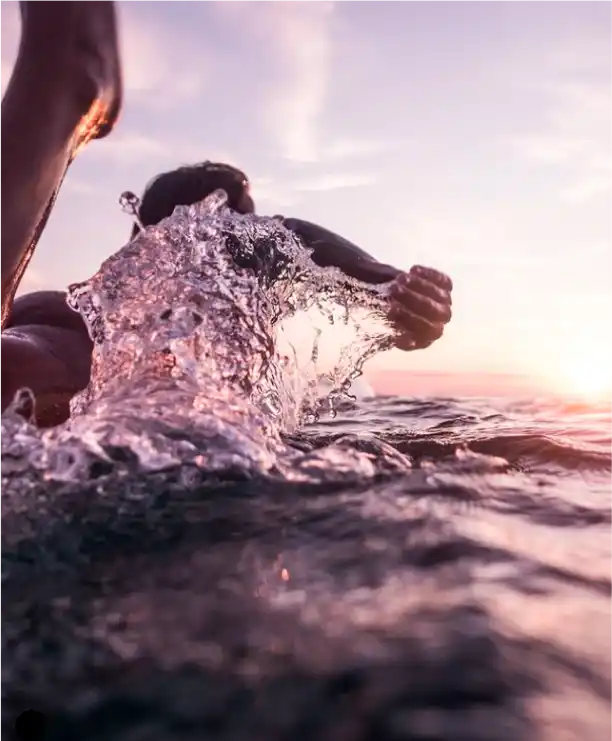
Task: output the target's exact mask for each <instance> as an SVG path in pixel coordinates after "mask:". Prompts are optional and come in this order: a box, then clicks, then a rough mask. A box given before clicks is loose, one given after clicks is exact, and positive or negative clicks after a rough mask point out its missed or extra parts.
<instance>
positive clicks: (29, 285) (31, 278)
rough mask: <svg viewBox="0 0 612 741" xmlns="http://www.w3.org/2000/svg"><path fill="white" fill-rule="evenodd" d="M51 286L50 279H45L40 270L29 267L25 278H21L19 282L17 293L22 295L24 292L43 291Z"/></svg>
mask: <svg viewBox="0 0 612 741" xmlns="http://www.w3.org/2000/svg"><path fill="white" fill-rule="evenodd" d="M49 287H50V283H49V281H48V280H45V279H44V277H43V275H42V274H41V273H40V272H39V271H38V270H35V269H34V268H31V267H29V268H28V269H27V270H26V272H25V274H24V276H23V278H22V279H21V283H20V284H19V288H18V290H17V295H18V296H21V295H22V294H24V293H33V292H34V291H42V290H46V289H49Z"/></svg>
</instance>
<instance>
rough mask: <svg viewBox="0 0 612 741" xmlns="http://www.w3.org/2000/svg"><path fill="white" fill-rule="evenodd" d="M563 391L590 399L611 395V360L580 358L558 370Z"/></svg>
mask: <svg viewBox="0 0 612 741" xmlns="http://www.w3.org/2000/svg"><path fill="white" fill-rule="evenodd" d="M559 380H560V381H561V382H562V384H563V390H564V391H568V392H570V393H573V394H579V395H580V396H583V397H586V398H590V399H601V398H604V397H606V396H610V395H612V360H611V359H610V358H605V357H597V358H595V357H591V358H587V357H581V358H577V359H576V360H574V361H572V362H571V363H568V365H567V366H565V367H564V368H562V369H560V378H559Z"/></svg>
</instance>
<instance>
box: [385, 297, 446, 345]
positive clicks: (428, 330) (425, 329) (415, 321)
mask: <svg viewBox="0 0 612 741" xmlns="http://www.w3.org/2000/svg"><path fill="white" fill-rule="evenodd" d="M387 316H388V318H389V321H391V323H392V324H393V325H394V326H395V328H396V329H397V330H398V331H399V332H400V333H407V334H410V335H412V337H413V339H414V341H415V343H416V345H417V346H418V347H423V346H426V345H427V344H431V343H432V342H435V341H436V340H437V339H439V338H440V337H441V336H442V334H443V332H444V323H443V322H436V321H428V320H427V319H425V318H424V317H422V316H419V315H418V314H414V313H413V312H411V311H409V310H408V309H405V308H403V307H399V306H393V307H392V308H391V309H390V310H389V313H388V315H387Z"/></svg>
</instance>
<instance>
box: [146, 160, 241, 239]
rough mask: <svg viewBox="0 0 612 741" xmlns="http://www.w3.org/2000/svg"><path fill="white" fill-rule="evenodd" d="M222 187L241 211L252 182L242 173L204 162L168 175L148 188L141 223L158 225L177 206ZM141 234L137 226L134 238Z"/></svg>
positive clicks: (215, 163)
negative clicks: (241, 203) (243, 199)
mask: <svg viewBox="0 0 612 741" xmlns="http://www.w3.org/2000/svg"><path fill="white" fill-rule="evenodd" d="M218 188H222V189H223V190H224V191H225V192H226V193H227V197H228V206H229V207H230V208H233V209H235V210H236V211H238V210H240V202H241V200H242V198H243V196H244V195H245V194H247V193H248V190H249V181H248V178H247V176H246V175H245V174H244V173H243V172H242V171H241V170H238V169H237V168H235V167H232V166H231V165H225V164H222V163H220V162H202V163H200V164H197V165H189V166H187V167H179V168H178V169H176V170H172V171H171V172H164V173H162V174H161V175H158V176H157V177H156V178H154V179H153V180H152V181H151V182H150V183H149V184H148V185H147V187H146V190H145V192H144V194H143V196H142V200H141V202H140V209H139V217H140V220H141V222H142V224H143V225H144V226H151V225H153V224H158V223H159V222H160V221H161V220H162V219H165V218H166V217H167V216H170V215H171V214H172V212H173V211H174V209H175V208H176V207H177V206H191V205H192V204H194V203H198V202H199V201H201V200H202V199H204V198H206V196H208V195H210V194H211V193H213V192H214V191H215V190H217V189H218ZM138 231H140V229H139V227H138V225H137V224H135V225H134V229H133V230H132V236H134V235H135V234H137V233H138Z"/></svg>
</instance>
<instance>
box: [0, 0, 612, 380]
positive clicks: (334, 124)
mask: <svg viewBox="0 0 612 741" xmlns="http://www.w3.org/2000/svg"><path fill="white" fill-rule="evenodd" d="M118 5H119V15H120V24H121V26H120V28H121V42H122V52H123V63H124V74H125V107H124V111H123V115H122V118H121V121H120V123H119V124H118V126H117V128H116V130H115V131H114V132H113V134H112V135H111V136H110V137H109V138H108V139H106V140H104V141H102V142H95V143H93V144H91V145H90V146H89V148H88V149H87V150H86V151H85V152H84V153H83V154H82V155H81V156H80V158H79V159H78V160H77V162H76V163H75V164H74V165H73V167H72V168H71V170H70V172H69V175H68V178H67V180H66V182H65V185H64V187H63V190H62V192H61V195H60V197H59V200H58V203H57V206H56V209H55V212H54V214H53V215H52V217H51V220H50V223H49V226H48V228H47V230H46V232H45V234H44V237H43V239H42V241H41V243H40V245H39V248H38V251H37V254H36V256H35V258H34V260H33V261H32V264H31V267H30V269H29V271H28V273H27V275H26V277H25V279H24V282H23V285H22V291H25V290H37V289H40V288H47V287H52V288H62V287H64V286H66V285H67V284H69V283H71V282H74V281H80V280H84V279H86V278H88V277H89V276H91V275H92V274H93V273H94V272H95V271H96V270H97V269H98V267H99V265H100V263H101V262H102V260H104V259H105V258H106V257H107V256H108V255H110V254H111V253H112V252H114V251H116V250H117V249H118V248H120V247H121V246H122V245H123V244H124V243H125V242H126V241H127V238H128V235H129V231H130V228H131V224H130V220H129V217H128V216H126V215H125V214H123V213H122V212H121V211H120V208H119V205H118V198H119V195H120V193H121V192H122V191H124V190H128V189H129V190H133V191H134V192H136V193H140V192H142V190H143V188H144V186H145V185H146V183H147V182H148V181H149V179H150V178H152V177H153V176H154V175H156V174H157V173H159V172H161V171H165V170H167V169H171V168H173V167H175V166H178V165H181V164H189V163H193V162H197V161H202V160H205V159H220V160H223V161H227V162H230V163H232V164H235V165H237V166H238V167H240V168H241V169H243V170H245V171H246V173H247V174H248V175H249V177H250V179H251V181H252V192H253V196H254V198H255V201H256V203H257V207H258V211H259V213H268V214H277V213H282V214H284V215H286V216H297V217H301V218H305V219H308V220H312V221H315V222H318V223H320V224H321V225H323V226H325V227H327V228H329V229H332V230H334V231H336V232H338V233H340V234H341V235H343V236H345V237H347V238H349V239H351V240H352V241H353V242H355V243H357V244H358V245H360V246H362V247H363V248H364V249H366V250H367V251H368V252H370V253H371V254H373V255H375V256H376V257H377V258H379V259H380V260H382V261H384V262H389V263H392V264H394V265H396V266H397V267H399V268H403V269H409V268H410V266H411V265H413V264H424V265H429V266H431V267H435V268H437V269H439V270H442V271H444V272H446V273H448V274H449V275H450V276H451V277H452V279H453V281H454V284H455V290H454V294H453V297H454V317H453V320H452V322H451V324H450V325H449V327H448V329H447V331H446V333H445V335H444V337H443V338H442V340H440V341H439V342H438V343H436V344H435V345H434V346H433V347H431V348H429V349H427V350H425V351H419V352H414V353H401V352H399V351H392V352H390V353H387V354H385V355H384V356H380V357H378V358H376V359H375V360H374V361H373V365H374V367H375V368H379V369H394V370H399V369H405V370H413V371H428V370H431V371H436V372H442V371H445V372H453V373H459V372H469V373H475V372H482V373H518V374H525V375H527V376H533V377H542V378H545V379H548V380H549V381H550V383H551V384H552V385H554V384H556V383H560V382H561V381H562V379H565V380H566V381H567V383H569V384H571V383H575V384H582V385H583V386H588V384H589V383H591V384H595V385H596V384H598V383H601V380H602V374H605V375H607V376H609V375H610V369H611V368H612V353H611V347H610V340H609V330H610V324H611V316H612V223H611V218H610V198H611V196H612V175H611V156H612V153H611V125H612V96H611V27H612V26H611V7H612V6H611V5H610V3H607V2H584V1H583V0H582V1H580V2H503V3H501V2H495V3H493V2H397V3H395V2H394V3H387V2H385V3H383V2H336V3H331V2H271V3H267V2H247V3H243V2H220V3H216V2H172V3H166V2H155V3H152V2H125V3H119V4H118ZM1 12H2V24H1V39H2V46H1V59H2V88H3V90H4V89H5V86H6V84H7V81H8V79H9V77H10V71H11V68H12V64H13V61H14V58H15V54H16V49H17V44H18V39H19V20H18V8H17V5H16V3H12V2H4V1H3V2H2V3H1ZM572 379H573V381H572Z"/></svg>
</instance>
